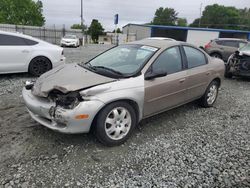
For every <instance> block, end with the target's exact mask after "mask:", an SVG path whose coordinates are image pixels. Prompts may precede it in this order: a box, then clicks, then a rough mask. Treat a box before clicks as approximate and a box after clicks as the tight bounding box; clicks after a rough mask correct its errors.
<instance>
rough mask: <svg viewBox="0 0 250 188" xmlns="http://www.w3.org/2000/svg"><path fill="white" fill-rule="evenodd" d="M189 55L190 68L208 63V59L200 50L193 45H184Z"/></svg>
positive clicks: (187, 55)
mask: <svg viewBox="0 0 250 188" xmlns="http://www.w3.org/2000/svg"><path fill="white" fill-rule="evenodd" d="M184 50H185V54H186V57H187V63H188V68H193V67H198V66H201V65H205V64H207V59H206V57H205V55H204V53H202V52H201V51H200V50H197V49H195V48H193V47H189V46H184Z"/></svg>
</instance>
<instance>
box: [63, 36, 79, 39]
mask: <svg viewBox="0 0 250 188" xmlns="http://www.w3.org/2000/svg"><path fill="white" fill-rule="evenodd" d="M64 38H65V39H76V36H75V35H66V36H65V37H64Z"/></svg>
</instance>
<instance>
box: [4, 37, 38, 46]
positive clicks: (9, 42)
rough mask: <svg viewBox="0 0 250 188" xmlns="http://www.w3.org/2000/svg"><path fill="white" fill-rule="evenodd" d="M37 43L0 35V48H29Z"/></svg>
mask: <svg viewBox="0 0 250 188" xmlns="http://www.w3.org/2000/svg"><path fill="white" fill-rule="evenodd" d="M35 44H37V42H35V41H32V40H29V39H24V38H21V37H17V36H12V35H5V34H0V45H1V46H27V45H28V46H31V45H35Z"/></svg>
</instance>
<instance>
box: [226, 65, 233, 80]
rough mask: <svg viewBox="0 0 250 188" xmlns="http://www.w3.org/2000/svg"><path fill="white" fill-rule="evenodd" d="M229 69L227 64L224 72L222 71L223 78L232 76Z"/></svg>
mask: <svg viewBox="0 0 250 188" xmlns="http://www.w3.org/2000/svg"><path fill="white" fill-rule="evenodd" d="M229 70H230V67H229V66H228V65H226V67H225V73H224V77H225V78H232V77H233V74H232V73H231V72H229Z"/></svg>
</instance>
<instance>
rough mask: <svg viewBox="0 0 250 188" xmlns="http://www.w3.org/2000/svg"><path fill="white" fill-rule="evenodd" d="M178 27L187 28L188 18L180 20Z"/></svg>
mask: <svg viewBox="0 0 250 188" xmlns="http://www.w3.org/2000/svg"><path fill="white" fill-rule="evenodd" d="M177 25H178V26H183V27H186V26H187V19H186V18H178V19H177Z"/></svg>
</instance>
